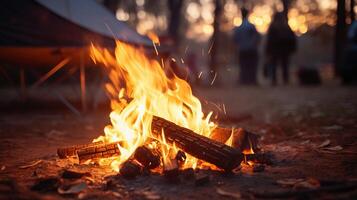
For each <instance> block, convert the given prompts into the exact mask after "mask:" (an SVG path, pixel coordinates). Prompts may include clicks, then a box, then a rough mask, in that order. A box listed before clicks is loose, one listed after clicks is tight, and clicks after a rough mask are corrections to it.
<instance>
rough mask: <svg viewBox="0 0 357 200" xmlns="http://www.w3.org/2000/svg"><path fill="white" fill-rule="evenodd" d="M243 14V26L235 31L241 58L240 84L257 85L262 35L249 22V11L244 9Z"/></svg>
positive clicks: (234, 37) (235, 41) (234, 35)
mask: <svg viewBox="0 0 357 200" xmlns="http://www.w3.org/2000/svg"><path fill="white" fill-rule="evenodd" d="M241 14H242V24H241V25H240V26H238V27H235V28H234V29H233V40H234V43H235V45H236V47H237V49H238V57H239V67H240V73H239V82H240V83H241V84H244V85H256V84H257V67H258V62H259V55H258V46H259V43H260V34H259V33H258V31H257V30H256V28H255V26H254V25H253V24H252V23H250V22H249V21H248V15H249V11H248V10H247V9H246V8H242V9H241Z"/></svg>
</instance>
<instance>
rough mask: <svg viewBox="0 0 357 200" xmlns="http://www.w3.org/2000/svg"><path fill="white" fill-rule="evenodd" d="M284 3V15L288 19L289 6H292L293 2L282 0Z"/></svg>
mask: <svg viewBox="0 0 357 200" xmlns="http://www.w3.org/2000/svg"><path fill="white" fill-rule="evenodd" d="M281 1H282V3H283V9H284V10H283V13H284V16H285V17H286V19H288V13H289V8H290V4H291V0H281Z"/></svg>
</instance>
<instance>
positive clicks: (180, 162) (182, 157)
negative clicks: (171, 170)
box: [175, 150, 186, 166]
mask: <svg viewBox="0 0 357 200" xmlns="http://www.w3.org/2000/svg"><path fill="white" fill-rule="evenodd" d="M175 159H176V160H177V163H178V165H179V166H182V165H183V164H184V163H185V161H186V154H185V152H183V151H181V150H179V151H178V152H177V154H176V156H175Z"/></svg>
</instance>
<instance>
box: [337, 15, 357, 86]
mask: <svg viewBox="0 0 357 200" xmlns="http://www.w3.org/2000/svg"><path fill="white" fill-rule="evenodd" d="M356 55H357V21H356V20H355V21H353V22H352V23H351V25H350V27H349V29H348V32H347V47H346V55H345V62H344V64H343V65H342V66H341V78H342V81H343V84H346V85H348V84H356V83H357V56H356Z"/></svg>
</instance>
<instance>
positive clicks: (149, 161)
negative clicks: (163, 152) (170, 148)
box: [134, 146, 160, 169]
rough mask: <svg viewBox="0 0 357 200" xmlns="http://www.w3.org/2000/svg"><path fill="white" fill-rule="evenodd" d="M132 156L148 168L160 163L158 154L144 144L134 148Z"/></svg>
mask: <svg viewBox="0 0 357 200" xmlns="http://www.w3.org/2000/svg"><path fill="white" fill-rule="evenodd" d="M134 158H135V159H136V160H137V161H138V162H139V163H140V164H142V165H143V166H144V167H145V168H148V169H154V168H156V167H158V166H159V165H160V155H159V154H157V153H155V152H154V150H152V149H149V148H148V147H145V146H141V147H138V148H137V149H136V151H135V153H134Z"/></svg>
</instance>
